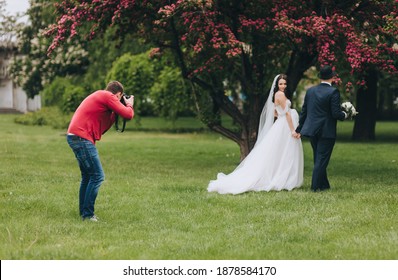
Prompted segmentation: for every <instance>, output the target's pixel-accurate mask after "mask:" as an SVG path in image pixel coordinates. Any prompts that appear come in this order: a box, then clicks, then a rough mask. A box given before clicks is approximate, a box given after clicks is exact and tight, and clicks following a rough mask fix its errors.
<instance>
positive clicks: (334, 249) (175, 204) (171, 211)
mask: <svg viewBox="0 0 398 280" xmlns="http://www.w3.org/2000/svg"><path fill="white" fill-rule="evenodd" d="M14 117H15V116H13V115H0V131H1V135H2V137H1V138H0V164H1V169H0V172H1V180H0V201H1V221H0V223H1V229H2V230H1V233H0V242H1V244H2V246H1V248H0V258H1V259H2V260H4V259H6V260H7V259H8V260H12V259H28V260H30V259H41V260H49V259H66V260H68V259H78V260H81V259H93V260H102V259H105V260H119V259H129V260H181V259H182V260H183V259H189V260H214V259H230V260H234V259H249V260H257V259H276V260H279V259H281V260H307V259H308V260H318V259H320V260H324V259H326V260H331V259H337V260H342V259H343V260H345V259H359V260H365V259H372V260H374V259H380V260H386V259H394V260H396V259H398V250H397V248H398V222H397V216H398V207H397V202H398V181H397V172H398V149H397V148H398V145H397V142H398V123H397V122H383V123H378V124H377V128H376V129H377V134H378V136H379V137H378V140H377V141H375V142H363V143H353V142H351V141H350V133H351V131H352V126H353V123H352V122H344V123H339V127H338V133H339V139H338V140H337V144H336V146H335V150H334V152H333V155H332V160H331V163H330V165H329V169H328V174H329V179H330V182H331V185H332V189H331V190H330V191H328V192H323V193H312V192H310V187H309V184H310V179H311V178H310V177H311V169H312V155H311V153H312V151H311V148H310V145H309V143H308V141H306V140H303V145H304V155H305V174H304V176H305V177H304V180H305V181H304V185H303V186H302V187H301V188H300V189H296V190H293V191H291V192H287V191H282V192H269V193H267V192H259V193H253V192H250V193H245V194H241V195H236V196H233V195H219V194H216V193H208V192H207V191H206V188H207V184H208V182H209V180H211V179H214V178H215V176H216V174H217V172H219V171H222V172H227V173H228V172H230V171H232V170H233V169H234V167H235V166H236V165H237V164H238V162H239V148H238V146H237V145H236V144H234V143H233V142H231V141H229V140H227V139H225V138H222V137H220V135H218V134H214V133H210V132H208V131H206V130H204V129H203V126H201V125H200V124H198V122H196V121H195V120H192V119H191V120H189V119H183V120H181V122H177V123H175V124H174V125H170V124H169V123H167V122H164V121H163V120H159V119H153V118H152V119H149V118H148V119H145V118H143V119H142V120H141V126H140V127H139V129H138V128H136V127H135V125H134V124H133V123H129V124H128V126H129V128H130V129H129V130H128V131H126V132H125V133H122V134H120V133H116V132H115V131H113V130H112V131H109V132H108V133H107V134H106V135H105V136H104V137H103V139H102V140H101V141H100V142H99V143H98V144H97V147H98V150H99V153H100V157H101V160H102V163H103V167H104V170H105V175H106V179H105V182H104V184H103V185H102V187H101V189H100V192H99V196H98V199H97V203H96V214H97V215H98V216H99V218H100V221H99V222H98V223H92V222H83V221H81V220H80V218H79V215H78V209H77V208H78V185H79V180H80V176H79V170H78V166H77V163H76V160H75V158H74V156H73V153H72V151H71V150H70V148H69V147H68V145H67V144H66V141H65V136H64V134H65V131H64V130H56V129H52V128H50V127H47V126H42V127H39V126H24V125H19V124H15V123H14V122H13V121H12V120H13V118H14ZM169 125H170V126H169ZM176 131H183V132H184V133H175V132H176Z"/></svg>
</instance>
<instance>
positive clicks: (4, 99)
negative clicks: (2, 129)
mask: <svg viewBox="0 0 398 280" xmlns="http://www.w3.org/2000/svg"><path fill="white" fill-rule="evenodd" d="M15 52H16V50H15V49H14V48H9V47H4V46H0V113H18V112H19V113H27V112H32V111H37V110H39V109H40V108H41V99H40V96H39V95H36V96H35V97H34V98H33V99H32V98H28V96H27V95H26V93H25V91H24V90H23V89H22V88H21V87H19V86H17V85H16V84H15V83H14V82H13V81H12V78H11V77H10V73H9V64H10V61H11V60H12V58H13V55H15Z"/></svg>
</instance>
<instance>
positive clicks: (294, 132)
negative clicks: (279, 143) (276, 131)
mask: <svg viewBox="0 0 398 280" xmlns="http://www.w3.org/2000/svg"><path fill="white" fill-rule="evenodd" d="M292 137H294V138H296V139H300V137H301V134H300V133H297V132H296V131H294V130H292Z"/></svg>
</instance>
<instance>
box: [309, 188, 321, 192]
mask: <svg viewBox="0 0 398 280" xmlns="http://www.w3.org/2000/svg"><path fill="white" fill-rule="evenodd" d="M320 190H321V189H319V188H311V191H312V192H317V191H320Z"/></svg>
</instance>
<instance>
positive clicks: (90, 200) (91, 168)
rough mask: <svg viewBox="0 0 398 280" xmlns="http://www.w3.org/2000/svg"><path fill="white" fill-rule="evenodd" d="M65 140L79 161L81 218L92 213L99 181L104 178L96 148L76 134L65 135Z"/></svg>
mask: <svg viewBox="0 0 398 280" xmlns="http://www.w3.org/2000/svg"><path fill="white" fill-rule="evenodd" d="M66 140H67V142H68V144H69V146H70V147H71V149H72V150H73V152H74V153H75V156H76V159H77V161H78V163H79V167H80V171H81V175H82V180H81V183H80V191H79V211H80V216H82V218H83V219H84V218H89V217H92V216H93V215H94V204H95V200H96V198H97V195H98V190H99V188H100V186H101V183H102V182H103V181H104V179H105V175H104V171H103V169H102V165H101V161H100V158H99V155H98V151H97V148H96V147H95V145H94V144H93V143H91V142H90V141H88V140H86V139H84V138H81V137H79V136H76V135H67V137H66Z"/></svg>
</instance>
